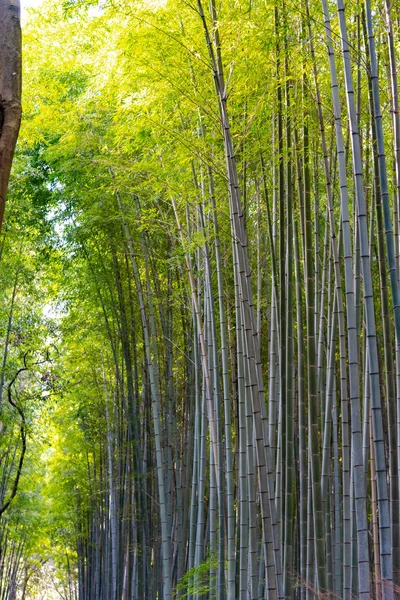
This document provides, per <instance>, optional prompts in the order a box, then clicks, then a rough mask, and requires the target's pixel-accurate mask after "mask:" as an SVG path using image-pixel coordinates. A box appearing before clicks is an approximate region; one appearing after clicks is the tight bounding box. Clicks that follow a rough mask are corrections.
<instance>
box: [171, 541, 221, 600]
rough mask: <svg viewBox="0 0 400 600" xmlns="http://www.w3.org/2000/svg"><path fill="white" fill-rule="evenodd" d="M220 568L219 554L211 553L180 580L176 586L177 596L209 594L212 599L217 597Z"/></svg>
mask: <svg viewBox="0 0 400 600" xmlns="http://www.w3.org/2000/svg"><path fill="white" fill-rule="evenodd" d="M217 568H218V554H217V553H216V552H213V553H210V554H209V555H208V556H207V558H206V560H205V561H204V562H202V563H200V564H199V565H198V566H197V567H193V569H190V571H188V572H187V573H186V574H185V575H184V576H183V577H182V579H181V580H180V582H179V583H178V585H177V586H176V588H175V596H176V597H179V598H188V597H190V596H193V597H196V595H197V597H199V598H201V596H203V595H205V594H208V598H210V600H211V599H212V598H216V597H217V595H216V592H215V589H216V588H215V581H216V577H215V575H214V573H216V571H217Z"/></svg>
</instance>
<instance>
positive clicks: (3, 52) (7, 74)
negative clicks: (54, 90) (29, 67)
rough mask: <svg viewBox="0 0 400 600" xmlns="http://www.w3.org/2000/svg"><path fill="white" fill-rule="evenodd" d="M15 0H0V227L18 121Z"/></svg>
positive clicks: (17, 16)
mask: <svg viewBox="0 0 400 600" xmlns="http://www.w3.org/2000/svg"><path fill="white" fill-rule="evenodd" d="M21 112H22V110H21V24H20V3H19V0H0V229H1V225H2V223H3V216H4V207H5V200H6V195H7V189H8V180H9V177H10V171H11V164H12V159H13V155H14V149H15V145H16V143H17V138H18V132H19V125H20V122H21Z"/></svg>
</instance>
